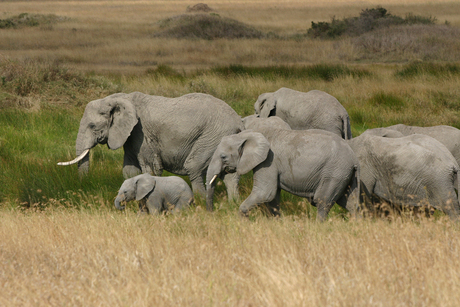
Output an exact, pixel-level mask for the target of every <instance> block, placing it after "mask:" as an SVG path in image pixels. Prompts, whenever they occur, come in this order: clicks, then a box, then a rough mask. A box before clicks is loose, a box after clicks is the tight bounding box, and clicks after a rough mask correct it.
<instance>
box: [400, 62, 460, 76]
mask: <svg viewBox="0 0 460 307" xmlns="http://www.w3.org/2000/svg"><path fill="white" fill-rule="evenodd" d="M426 75H428V76H434V77H445V76H449V75H450V76H452V75H460V65H459V64H456V63H447V64H441V63H432V62H413V63H410V64H406V65H404V67H403V68H401V69H399V70H398V71H396V72H395V76H397V77H399V78H402V79H404V78H405V79H408V78H414V77H419V76H426Z"/></svg>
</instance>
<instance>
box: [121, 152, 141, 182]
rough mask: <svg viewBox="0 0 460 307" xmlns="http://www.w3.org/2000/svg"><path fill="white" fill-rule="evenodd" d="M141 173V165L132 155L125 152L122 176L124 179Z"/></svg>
mask: <svg viewBox="0 0 460 307" xmlns="http://www.w3.org/2000/svg"><path fill="white" fill-rule="evenodd" d="M141 173H142V170H141V166H140V165H139V162H138V161H137V159H136V158H134V157H133V155H131V154H129V153H127V152H126V149H125V155H124V158H123V177H124V178H125V179H128V178H131V177H134V176H137V175H139V174H141Z"/></svg>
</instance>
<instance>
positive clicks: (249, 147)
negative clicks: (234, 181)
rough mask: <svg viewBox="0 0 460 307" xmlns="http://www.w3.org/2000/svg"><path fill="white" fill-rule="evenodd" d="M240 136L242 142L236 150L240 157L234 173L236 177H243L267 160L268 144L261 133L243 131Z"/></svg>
mask: <svg viewBox="0 0 460 307" xmlns="http://www.w3.org/2000/svg"><path fill="white" fill-rule="evenodd" d="M240 135H241V137H242V138H243V141H242V142H241V144H240V146H239V148H238V152H239V153H240V154H241V157H240V160H239V161H238V165H237V168H236V171H237V173H238V175H244V174H246V173H247V172H249V171H250V170H252V169H253V168H254V167H256V166H257V165H259V164H260V163H262V162H263V161H265V159H267V156H268V151H269V150H270V143H269V142H268V140H267V139H266V138H265V137H264V136H263V135H262V134H261V133H259V132H254V131H252V130H245V131H243V132H241V133H240Z"/></svg>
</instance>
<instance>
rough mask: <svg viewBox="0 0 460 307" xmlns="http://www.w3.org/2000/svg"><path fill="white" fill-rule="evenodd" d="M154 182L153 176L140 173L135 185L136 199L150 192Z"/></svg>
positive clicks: (153, 187)
mask: <svg viewBox="0 0 460 307" xmlns="http://www.w3.org/2000/svg"><path fill="white" fill-rule="evenodd" d="M156 183H157V181H156V179H155V177H153V176H151V175H150V174H143V175H140V176H139V179H138V180H137V185H136V200H138V201H139V200H141V199H143V198H144V197H145V196H147V194H149V193H150V192H152V191H153V189H155V185H156Z"/></svg>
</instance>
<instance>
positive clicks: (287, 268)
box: [0, 209, 460, 306]
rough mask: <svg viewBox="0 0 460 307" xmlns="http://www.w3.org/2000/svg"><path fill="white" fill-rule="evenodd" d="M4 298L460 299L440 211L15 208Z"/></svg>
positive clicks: (55, 301)
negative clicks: (409, 216)
mask: <svg viewBox="0 0 460 307" xmlns="http://www.w3.org/2000/svg"><path fill="white" fill-rule="evenodd" d="M0 242H1V244H0V263H1V270H0V285H1V287H2V291H1V293H0V305H2V306H50V305H51V306H62V305H72V306H222V305H224V306H458V302H459V300H460V293H459V291H458V289H459V287H460V274H459V267H460V258H459V257H458V255H459V253H460V232H459V227H458V225H454V224H452V223H450V222H449V221H446V220H443V219H440V220H437V221H436V220H425V219H422V220H418V221H417V220H416V221H412V220H406V221H403V220H397V221H394V222H387V221H383V220H377V221H371V220H364V221H356V222H346V221H343V220H341V219H339V218H333V219H331V220H330V221H328V222H326V223H323V224H318V223H316V222H314V221H312V220H309V219H305V218H304V217H284V218H280V219H267V218H263V217H258V218H255V220H253V221H248V220H246V219H241V218H240V217H238V216H236V215H234V214H226V215H221V216H219V215H218V213H215V214H208V213H206V212H204V211H203V210H201V209H193V210H191V211H190V212H188V213H186V214H182V215H178V216H160V217H151V216H146V217H138V216H137V215H136V214H135V213H133V212H132V211H128V212H126V213H118V212H113V211H107V210H98V211H94V212H90V211H86V212H78V211H69V210H65V211H62V210H54V211H49V212H46V213H27V214H24V213H19V212H14V211H3V212H2V215H1V223H0Z"/></svg>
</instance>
